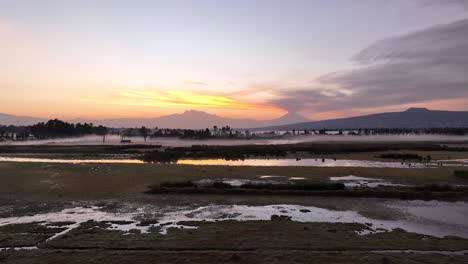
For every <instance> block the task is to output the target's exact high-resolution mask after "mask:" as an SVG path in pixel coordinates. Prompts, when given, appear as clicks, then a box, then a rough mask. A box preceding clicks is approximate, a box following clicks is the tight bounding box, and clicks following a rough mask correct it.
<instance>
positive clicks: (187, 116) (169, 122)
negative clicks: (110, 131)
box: [0, 110, 310, 129]
mask: <svg viewBox="0 0 468 264" xmlns="http://www.w3.org/2000/svg"><path fill="white" fill-rule="evenodd" d="M45 121H47V120H46V119H42V118H35V117H28V116H14V115H7V114H0V124H1V125H32V124H36V123H38V122H45ZM65 121H67V122H70V123H75V124H76V123H93V124H94V125H103V126H107V127H117V128H120V127H141V126H146V127H148V128H154V127H159V128H191V129H204V128H211V127H213V126H215V125H216V126H219V127H221V126H226V125H228V126H230V127H232V128H254V127H261V126H277V125H284V124H292V123H298V122H306V121H310V120H309V119H307V118H305V117H303V116H301V115H299V114H297V113H287V114H286V115H284V116H281V117H279V118H276V119H271V120H255V119H236V118H225V117H221V116H218V115H213V114H209V113H206V112H202V111H196V110H190V111H185V112H183V113H180V114H172V115H166V116H161V117H156V118H113V119H71V120H65Z"/></svg>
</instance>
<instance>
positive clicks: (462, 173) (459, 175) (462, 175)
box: [453, 170, 468, 180]
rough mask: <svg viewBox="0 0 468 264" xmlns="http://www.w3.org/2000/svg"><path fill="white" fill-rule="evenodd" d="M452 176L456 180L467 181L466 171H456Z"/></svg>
mask: <svg viewBox="0 0 468 264" xmlns="http://www.w3.org/2000/svg"><path fill="white" fill-rule="evenodd" d="M453 175H454V176H455V177H457V178H460V179H465V180H468V171H467V170H456V171H454V172H453Z"/></svg>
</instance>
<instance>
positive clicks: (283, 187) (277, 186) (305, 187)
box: [240, 182, 345, 191]
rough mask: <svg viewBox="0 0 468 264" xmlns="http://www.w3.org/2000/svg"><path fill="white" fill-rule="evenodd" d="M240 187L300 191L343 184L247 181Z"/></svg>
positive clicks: (332, 187) (336, 187) (329, 189)
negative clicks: (261, 182)
mask: <svg viewBox="0 0 468 264" xmlns="http://www.w3.org/2000/svg"><path fill="white" fill-rule="evenodd" d="M240 188H241V189H255V190H300V191H323V190H325V191H336V190H344V189H345V185H344V184H343V183H340V182H332V183H328V182H316V183H315V182H300V183H295V184H271V183H269V184H256V183H247V184H243V185H242V186H240Z"/></svg>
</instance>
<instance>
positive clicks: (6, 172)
mask: <svg viewBox="0 0 468 264" xmlns="http://www.w3.org/2000/svg"><path fill="white" fill-rule="evenodd" d="M456 170H460V169H459V168H454V167H442V168H427V169H415V168H405V169H399V168H353V167H342V168H340V167H328V168H327V167H254V166H238V167H229V166H192V165H174V164H52V163H50V164H47V163H16V162H0V203H2V201H4V204H5V205H8V204H11V202H12V201H15V203H17V202H19V201H25V202H27V201H31V202H35V203H38V202H44V203H52V202H59V201H67V200H96V199H119V200H138V199H140V198H142V196H143V195H142V193H143V192H145V191H146V190H147V187H148V186H149V185H159V184H161V183H164V182H184V181H185V182H187V181H196V180H200V179H219V178H220V176H222V177H223V178H236V179H252V180H258V179H259V176H260V175H280V176H284V177H305V178H306V179H307V181H311V182H324V181H328V180H329V177H331V176H346V175H357V176H363V177H368V178H380V179H385V180H389V181H392V182H398V183H404V184H418V185H424V184H428V183H437V184H465V183H466V180H465V179H463V178H460V177H456V176H455V174H454V171H456ZM55 186H58V187H55Z"/></svg>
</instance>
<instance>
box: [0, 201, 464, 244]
mask: <svg viewBox="0 0 468 264" xmlns="http://www.w3.org/2000/svg"><path fill="white" fill-rule="evenodd" d="M350 200H352V199H350ZM353 201H354V202H353V203H362V202H365V203H369V202H368V200H362V199H361V200H359V199H354V200H353ZM378 201H379V202H378V204H377V205H378V206H369V205H370V204H371V203H369V204H367V205H364V207H366V210H378V209H375V208H376V207H381V208H383V209H384V211H391V212H392V218H391V219H388V218H383V219H382V218H380V217H370V216H364V215H362V214H361V213H359V211H356V210H350V209H342V210H331V209H327V208H321V207H317V206H304V205H295V204H271V205H259V206H247V205H236V204H232V205H222V204H220V205H208V206H201V207H196V206H192V207H162V208H160V207H154V206H140V207H137V208H138V209H135V206H138V205H132V206H130V207H128V208H127V209H126V210H125V208H120V209H119V210H118V212H107V211H104V210H103V208H102V207H97V206H89V207H73V208H68V209H64V210H61V211H55V212H48V213H42V214H36V215H30V216H18V217H8V218H0V226H3V225H8V224H23V223H34V222H36V223H39V222H40V223H41V224H53V223H56V222H73V223H72V224H70V225H69V226H67V229H66V230H65V231H62V232H60V233H57V234H56V235H54V236H53V237H52V238H50V239H55V238H57V237H59V236H61V235H63V234H65V233H67V232H70V231H71V230H73V229H75V228H77V227H79V225H80V224H81V223H84V222H86V221H88V220H93V221H97V222H107V223H109V222H110V226H109V227H107V229H109V230H120V231H122V232H123V234H129V233H131V232H132V230H133V232H134V231H137V232H139V233H147V232H151V230H152V228H156V230H158V232H160V233H161V234H167V232H170V229H172V228H185V229H187V228H192V229H195V228H197V226H196V224H195V225H191V226H185V225H181V224H180V222H181V221H191V222H199V221H211V222H215V221H224V220H235V221H258V220H264V221H269V220H270V219H271V217H272V216H273V215H282V216H287V217H290V218H291V220H292V221H298V222H327V223H361V224H365V225H366V226H369V224H370V226H369V229H367V228H364V229H363V230H359V231H358V234H360V235H366V234H370V233H375V232H385V231H391V230H393V229H395V228H401V229H404V230H406V231H408V232H414V233H418V234H423V235H431V236H437V237H444V236H449V235H451V236H458V237H463V238H468V221H466V219H467V218H468V204H467V203H465V202H438V201H393V200H378ZM350 202H352V201H350ZM348 208H350V207H348ZM148 215H151V220H152V221H153V224H148V225H142V224H141V221H140V220H144V219H145V216H148ZM366 215H368V213H366ZM117 221H118V222H121V223H115V222H117ZM112 222H114V223H112Z"/></svg>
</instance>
